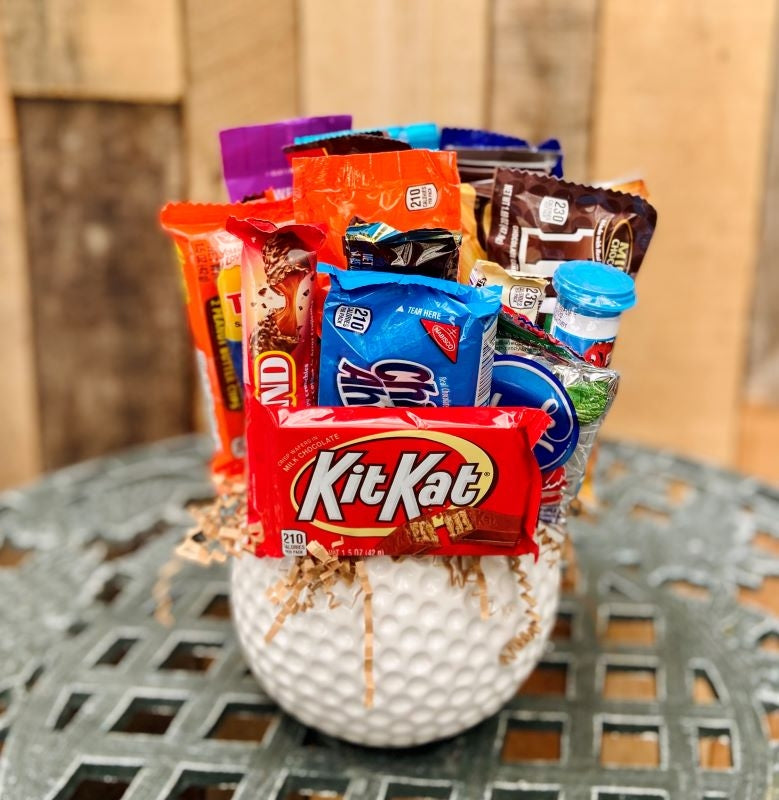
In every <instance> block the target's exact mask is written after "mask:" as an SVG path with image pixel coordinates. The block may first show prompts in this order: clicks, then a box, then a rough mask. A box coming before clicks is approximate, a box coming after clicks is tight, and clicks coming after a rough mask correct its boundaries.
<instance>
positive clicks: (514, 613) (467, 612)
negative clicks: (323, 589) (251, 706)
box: [232, 548, 560, 747]
mask: <svg viewBox="0 0 779 800" xmlns="http://www.w3.org/2000/svg"><path fill="white" fill-rule="evenodd" d="M291 563H292V560H291V559H288V558H284V559H273V558H264V559H260V558H252V557H246V558H241V559H236V560H235V562H234V565H233V571H232V601H233V615H234V620H235V626H236V629H237V631H238V638H239V640H240V642H241V645H242V647H243V650H244V652H245V654H246V657H247V660H248V663H249V665H250V667H251V669H252V672H253V673H254V675H255V676H256V677H257V679H258V680H259V681H260V683H261V684H262V685H263V687H264V688H265V690H266V691H267V692H268V694H269V695H270V696H271V697H272V698H273V699H274V700H276V702H278V704H279V705H280V706H281V707H282V708H283V709H284V710H285V711H287V712H288V713H290V714H292V715H293V716H295V717H297V718H298V719H299V720H301V721H302V722H304V723H305V724H306V725H310V726H312V727H314V728H317V729H318V730H320V731H322V732H324V733H326V734H329V735H331V736H337V737H340V738H342V739H346V740H348V741H350V742H354V743H357V744H363V745H373V746H382V747H386V746H390V747H405V746H409V745H417V744H424V743H426V742H430V741H433V740H435V739H441V738H444V737H447V736H452V735H454V734H457V733H459V732H461V731H463V730H465V729H467V728H470V727H471V726H473V725H475V724H476V723H478V722H480V721H481V720H483V719H485V718H486V717H488V716H490V715H491V714H493V713H495V712H496V711H497V710H498V709H499V708H500V707H501V706H502V705H503V704H504V703H505V702H506V701H508V700H509V698H511V697H512V695H514V694H515V692H516V691H517V689H518V688H519V686H520V684H521V683H522V682H523V681H524V680H525V678H527V676H528V675H529V674H530V672H531V671H532V669H533V668H534V666H535V665H536V663H537V662H538V660H539V658H540V656H541V653H542V652H543V649H544V645H545V643H546V641H547V639H548V637H549V634H550V632H551V629H552V626H553V623H554V619H555V614H556V611H557V600H558V593H559V582H560V569H559V549H557V548H552V549H547V550H546V551H545V552H544V551H543V549H542V553H541V555H540V556H539V557H538V560H537V561H534V559H533V556H531V555H526V556H523V557H522V558H521V561H520V565H521V567H522V570H523V572H524V574H525V575H526V579H525V580H524V587H525V588H523V586H522V585H521V583H520V580H519V579H518V575H517V573H516V572H515V571H513V570H512V568H511V565H510V561H509V559H507V558H504V557H500V556H493V557H483V558H482V559H481V567H482V571H483V573H484V578H485V581H486V592H487V597H488V599H489V614H484V613H483V610H482V603H481V597H480V593H479V590H478V587H477V586H476V585H475V584H474V583H473V582H469V583H467V584H466V585H465V586H460V585H455V583H453V581H452V576H451V573H450V571H449V570H448V569H447V568H446V566H445V565H444V564H443V563H441V561H440V560H439V559H433V558H402V559H396V560H393V559H391V558H388V557H378V558H369V559H366V561H365V562H364V563H365V567H366V571H367V577H368V579H369V581H370V586H371V590H372V598H371V612H372V614H371V616H372V627H373V670H372V677H373V681H374V684H375V693H374V696H373V702H372V704H371V705H366V703H365V702H364V700H365V689H366V664H365V660H364V655H365V650H364V646H365V616H364V593H362V592H358V591H355V590H354V587H352V590H351V591H350V592H348V593H346V594H345V595H344V597H343V598H337V599H338V600H339V602H338V603H337V604H336V605H335V607H330V604H329V601H328V597H327V596H326V595H325V594H324V593H319V594H318V595H317V596H316V598H315V601H314V604H313V606H312V607H311V608H309V609H307V610H306V611H305V612H302V613H296V614H290V615H289V616H287V617H286V619H285V620H284V622H283V624H282V625H281V627H280V628H278V630H277V632H276V633H275V635H274V636H273V638H272V639H271V641H270V642H266V639H265V637H266V634H267V633H268V631H269V630H270V629H271V627H272V626H273V623H274V620H275V619H276V617H277V615H278V613H279V607H278V605H276V604H274V603H273V602H272V601H271V600H270V599H269V598H268V589H269V588H270V587H272V586H274V585H275V584H277V583H278V581H279V580H280V579H282V578H283V577H284V576H285V575H286V574H287V573H288V572H289V569H290V566H291ZM528 592H529V594H530V596H531V597H532V600H535V602H536V605H535V606H534V608H530V604H529V603H528V601H527V597H528ZM534 613H535V615H537V616H535V617H534ZM533 619H535V622H532V620H533ZM523 631H524V632H525V633H526V634H527V635H526V636H525V639H526V641H525V642H524V643H523V645H522V646H521V647H519V648H517V649H516V650H515V652H514V654H513V657H512V658H511V659H509V660H506V663H502V662H501V653H502V652H503V651H504V648H505V646H506V645H507V643H509V642H510V641H511V640H512V639H514V638H515V637H517V635H518V634H522V632H523Z"/></svg>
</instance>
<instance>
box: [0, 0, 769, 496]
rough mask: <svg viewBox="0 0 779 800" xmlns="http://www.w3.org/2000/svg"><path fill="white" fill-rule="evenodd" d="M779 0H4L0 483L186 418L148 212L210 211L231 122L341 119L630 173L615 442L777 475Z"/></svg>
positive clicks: (184, 369) (182, 370)
mask: <svg viewBox="0 0 779 800" xmlns="http://www.w3.org/2000/svg"><path fill="white" fill-rule="evenodd" d="M776 5H777V0H754V1H753V2H751V3H749V4H747V5H746V6H744V4H742V5H741V6H733V5H732V4H730V3H728V2H726V1H725V0H706V2H704V0H691V2H689V3H685V4H679V3H677V2H675V0H655V1H654V2H653V3H651V4H642V5H641V9H640V12H639V11H637V9H636V7H635V5H634V4H627V3H620V2H618V0H580V2H577V3H571V2H569V1H568V0H327V2H323V1H322V0H220V2H218V3H213V2H209V1H208V0H128V2H125V3H121V4H116V3H105V2H102V0H39V1H38V2H36V3H30V2H28V0H0V15H1V16H2V31H3V34H4V36H3V43H4V47H5V52H4V59H5V63H6V64H7V69H6V70H5V72H4V71H3V70H2V69H0V232H1V233H2V236H3V241H4V243H5V245H6V254H5V255H6V257H5V258H4V261H3V264H2V266H0V271H1V272H0V274H1V275H2V278H3V293H2V294H0V312H3V313H0V381H2V383H0V438H1V440H2V442H3V446H4V448H5V450H4V455H5V457H4V458H3V459H0V485H10V484H12V483H15V482H18V481H20V480H25V479H28V478H30V477H31V476H33V475H34V474H35V473H36V472H37V471H38V470H39V469H40V468H41V467H45V468H51V467H56V466H59V465H61V464H65V463H68V462H70V461H73V460H76V459H78V458H82V457H85V456H87V455H91V454H96V453H98V452H104V451H108V450H111V449H114V448H116V447H120V446H123V445H125V444H127V443H130V442H136V441H146V440H150V439H154V438H157V437H161V436H165V435H170V434H173V433H177V432H180V431H183V430H187V429H188V428H190V427H191V426H192V424H193V375H192V367H191V358H190V356H189V353H188V342H187V337H186V334H185V332H184V329H183V318H182V312H181V303H180V297H179V295H178V288H177V286H176V282H177V280H178V279H177V277H176V271H175V267H174V262H173V258H172V255H171V252H170V248H169V245H168V243H167V242H166V241H165V240H164V238H163V237H162V236H161V235H159V233H158V232H157V229H156V221H155V218H156V212H157V208H158V206H159V205H160V204H161V203H162V201H163V199H164V198H166V197H185V196H189V197H192V198H194V199H198V200H208V199H221V198H222V197H224V190H223V188H222V186H221V182H220V177H219V153H218V143H217V132H218V130H219V128H220V127H226V126H229V125H238V124H245V123H250V122H265V121H271V120H273V119H278V118H282V117H287V116H294V115H297V114H313V113H323V112H343V111H352V112H353V113H354V118H355V123H356V124H357V125H374V124H381V123H390V124H391V123H399V122H410V121H415V120H423V119H432V120H436V121H439V122H442V123H447V124H453V125H467V126H487V125H489V126H492V127H494V128H496V129H501V130H505V131H506V132H509V133H515V134H518V135H522V136H525V137H527V138H530V139H535V140H537V139H541V138H544V137H547V136H552V135H555V136H558V137H559V138H560V139H561V140H562V141H563V144H564V146H565V149H566V168H567V174H568V175H569V176H571V177H572V178H574V179H578V180H585V179H588V178H592V179H595V178H597V179H604V178H609V177H616V176H620V175H624V174H631V173H636V172H640V173H641V174H643V175H644V176H645V177H646V179H647V181H648V183H649V186H650V189H651V191H652V196H653V200H654V202H655V204H656V205H657V207H658V209H659V215H660V222H659V226H658V233H657V238H656V240H655V242H654V243H653V245H652V249H651V250H650V255H649V257H648V259H647V261H646V263H645V265H644V267H643V269H642V273H641V275H640V276H639V281H638V288H639V297H640V304H639V306H638V308H637V309H636V310H635V311H634V312H632V313H631V314H630V315H629V316H628V317H627V318H626V320H625V322H624V328H623V331H622V334H621V337H620V344H619V347H618V351H617V366H618V367H620V369H621V370H622V371H623V373H624V381H623V387H622V391H621V394H620V397H619V400H618V403H617V404H616V406H615V410H614V412H613V413H612V416H611V418H610V420H609V423H608V426H607V428H608V432H609V433H610V434H611V435H613V436H619V437H622V438H627V439H632V440H639V441H643V442H647V443H649V444H654V445H658V446H663V447H669V448H672V449H674V450H677V451H681V452H684V453H687V454H689V455H692V456H696V457H701V458H706V459H710V460H714V461H717V462H719V463H723V464H730V465H739V466H741V467H742V468H744V469H746V470H749V471H753V472H755V473H757V474H761V475H763V476H765V477H768V478H770V479H773V480H775V481H777V482H779V458H776V457H775V455H774V454H775V452H776V450H777V448H779V391H777V390H779V318H778V317H777V311H776V309H777V304H778V303H779V294H777V293H778V292H779V282H777V280H776V275H777V274H779V270H777V268H776V266H775V262H776V260H777V259H778V258H779V239H777V233H776V230H775V229H774V228H773V225H772V221H773V219H774V217H775V215H776V213H777V203H779V106H777V101H776V99H775V92H774V85H775V83H776V81H777V69H779V67H777V64H779V61H777V57H776V48H775V29H776V18H777V14H776ZM17 128H18V130H19V132H20V133H19V137H20V138H19V139H18V142H19V143H20V145H21V146H20V147H19V146H17V137H16V134H15V131H16V129H17Z"/></svg>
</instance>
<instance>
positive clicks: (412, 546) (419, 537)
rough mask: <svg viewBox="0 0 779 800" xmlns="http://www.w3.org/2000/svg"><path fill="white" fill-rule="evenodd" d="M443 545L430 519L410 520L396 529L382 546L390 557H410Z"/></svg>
mask: <svg viewBox="0 0 779 800" xmlns="http://www.w3.org/2000/svg"><path fill="white" fill-rule="evenodd" d="M440 544H441V542H440V540H439V538H438V534H437V533H436V531H435V528H434V527H433V523H432V522H431V521H430V519H429V518H425V517H421V518H419V519H414V520H410V521H409V522H406V523H405V524H404V525H401V526H400V527H399V528H396V529H395V530H394V531H393V532H392V533H391V534H390V535H389V536H388V537H387V538H386V539H385V540H384V541H383V542H382V545H381V548H382V550H383V551H384V553H385V554H386V555H388V556H410V555H418V554H420V553H423V552H424V551H425V550H429V549H430V548H431V547H438V546H439V545H440Z"/></svg>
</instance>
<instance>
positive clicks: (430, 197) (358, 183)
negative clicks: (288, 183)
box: [292, 150, 460, 267]
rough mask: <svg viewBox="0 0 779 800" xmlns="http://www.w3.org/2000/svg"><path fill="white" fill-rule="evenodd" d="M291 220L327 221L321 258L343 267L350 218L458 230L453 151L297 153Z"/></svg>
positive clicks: (399, 227)
mask: <svg viewBox="0 0 779 800" xmlns="http://www.w3.org/2000/svg"><path fill="white" fill-rule="evenodd" d="M292 192H293V198H294V203H295V221H296V222H299V223H310V224H314V225H316V224H321V223H324V224H325V225H326V226H327V240H326V241H325V244H324V246H323V248H322V252H321V260H322V261H325V262H327V263H329V264H335V265H336V266H339V267H346V257H345V255H344V250H343V236H344V233H346V228H347V227H348V226H349V223H350V222H351V220H352V218H353V217H359V218H360V219H361V220H363V221H365V222H386V223H387V225H391V226H392V227H393V228H396V229H397V230H399V231H409V230H413V229H415V228H446V229H447V230H451V231H458V230H460V178H459V176H458V174H457V157H456V155H455V154H454V153H453V152H448V151H435V152H433V151H430V150H406V151H402V152H390V153H360V154H356V155H348V156H323V157H319V158H298V159H294V160H293V162H292Z"/></svg>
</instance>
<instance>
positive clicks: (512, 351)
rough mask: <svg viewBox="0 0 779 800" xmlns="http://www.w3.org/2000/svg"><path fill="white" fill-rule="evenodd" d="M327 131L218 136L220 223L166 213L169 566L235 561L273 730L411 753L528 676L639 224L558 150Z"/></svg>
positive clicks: (292, 128)
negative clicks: (184, 347)
mask: <svg viewBox="0 0 779 800" xmlns="http://www.w3.org/2000/svg"><path fill="white" fill-rule="evenodd" d="M350 125H351V118H349V117H344V116H333V117H317V118H306V119H298V120H291V121H287V122H282V123H275V124H272V125H265V126H253V127H249V128H238V129H232V130H228V131H223V132H222V134H221V143H222V155H223V165H224V174H225V181H226V184H227V187H228V191H229V192H230V195H231V202H230V203H229V204H209V205H201V204H191V203H175V204H169V205H167V206H166V207H165V208H164V209H163V210H162V212H161V222H162V226H163V228H164V229H165V230H166V231H167V232H168V233H169V234H170V235H171V236H172V238H173V239H174V242H175V245H176V249H177V252H178V255H179V259H180V263H181V267H182V270H183V274H184V283H185V287H186V294H187V310H188V315H189V322H190V327H191V330H192V334H193V338H194V343H195V348H196V353H197V360H198V365H199V368H200V371H201V374H202V377H203V385H204V387H205V396H206V404H207V407H208V411H209V416H210V419H211V423H212V430H213V432H214V438H215V454H214V458H213V461H212V471H213V475H214V479H215V484H216V488H217V499H216V500H215V501H214V502H213V503H210V504H207V505H205V506H202V507H199V508H197V509H195V510H194V513H195V515H196V518H197V521H198V524H197V526H196V527H195V528H194V529H193V531H192V532H191V533H190V535H189V536H188V538H187V540H186V541H185V542H184V543H183V544H182V545H181V547H180V548H179V552H180V554H182V555H185V556H189V557H192V558H195V559H197V560H199V561H201V562H203V563H209V562H210V561H212V560H225V559H226V558H227V557H228V556H230V555H233V556H241V557H240V558H236V559H235V561H234V563H233V610H234V617H235V621H236V627H237V629H238V634H239V639H240V640H241V644H242V646H243V648H244V651H245V652H246V654H247V658H248V660H249V663H250V665H251V667H252V669H253V671H254V672H255V674H256V675H257V677H258V678H259V679H260V681H261V682H262V684H263V685H264V687H265V688H266V690H267V691H268V692H269V694H271V695H272V696H273V697H274V698H275V699H276V700H277V701H278V702H279V703H280V704H281V705H282V706H283V707H284V708H285V709H287V710H288V711H290V712H291V713H293V714H295V715H296V716H298V717H299V718H300V719H302V720H303V721H304V722H306V723H308V724H311V725H314V726H316V727H318V728H320V729H321V730H324V731H325V732H327V733H330V734H333V735H338V736H342V737H343V738H347V739H349V740H351V741H356V742H360V743H364V744H375V745H408V744H415V743H421V742H425V741H430V740H432V739H436V738H441V737H443V736H447V735H451V734H453V733H456V732H457V731H459V730H462V729H464V728H466V727H468V726H470V725H473V724H475V723H476V722H478V721H479V720H480V719H482V718H484V717H485V716H487V715H488V714H491V713H493V712H494V711H495V710H497V708H498V707H499V706H500V705H501V704H502V703H504V702H505V701H506V700H507V699H508V698H509V697H510V696H511V695H513V694H514V692H515V691H516V689H517V686H518V684H519V683H520V682H521V681H522V680H524V678H525V677H526V676H527V674H528V673H529V672H530V670H531V669H532V667H533V665H534V663H535V661H536V660H537V659H538V658H539V657H540V655H541V652H542V649H543V647H544V644H545V641H546V638H547V637H548V635H549V632H550V630H551V626H552V623H553V620H554V614H555V611H556V604H557V594H558V583H559V559H560V548H561V545H562V543H563V541H564V537H565V518H566V514H567V513H568V511H569V508H570V506H571V504H572V502H573V501H574V500H575V498H576V495H577V493H578V491H579V489H580V487H581V484H582V481H583V479H584V476H585V468H586V466H587V463H588V460H589V457H590V453H591V450H592V447H593V444H594V442H595V438H596V435H597V432H598V430H599V428H600V425H601V424H602V422H603V419H604V417H605V415H606V413H607V412H608V409H609V407H610V406H611V403H612V402H613V400H614V396H615V393H616V390H617V385H618V381H619V376H618V375H617V373H616V372H614V371H613V370H612V369H611V368H610V367H609V361H610V356H611V349H612V347H613V343H614V340H615V337H616V334H617V330H618V325H619V319H620V315H621V314H622V312H624V311H626V310H627V309H629V308H630V307H631V306H632V305H633V304H634V302H635V289H634V278H635V275H636V273H637V271H638V269H639V267H640V265H641V261H642V259H643V257H644V255H645V253H646V250H647V247H648V245H649V241H650V239H651V236H652V232H653V230H654V227H655V223H656V212H655V210H654V209H653V207H652V206H651V205H650V204H649V203H648V202H647V200H646V199H645V195H646V192H645V189H644V187H643V184H642V183H640V182H636V183H635V184H631V185H629V186H611V187H587V186H581V185H577V184H573V183H567V182H565V181H563V180H562V160H563V159H562V152H561V149H560V145H559V143H558V142H557V141H555V140H550V141H548V142H544V143H542V144H540V145H538V146H531V145H530V144H529V143H527V142H525V141H523V140H521V139H516V138H514V137H509V136H505V135H502V134H497V133H493V132H489V131H481V130H470V129H458V128H443V129H439V128H438V127H437V126H435V125H431V124H422V125H413V126H408V127H405V128H392V129H377V130H369V131H355V130H352V129H351V128H350V127H349V126H350Z"/></svg>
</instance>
